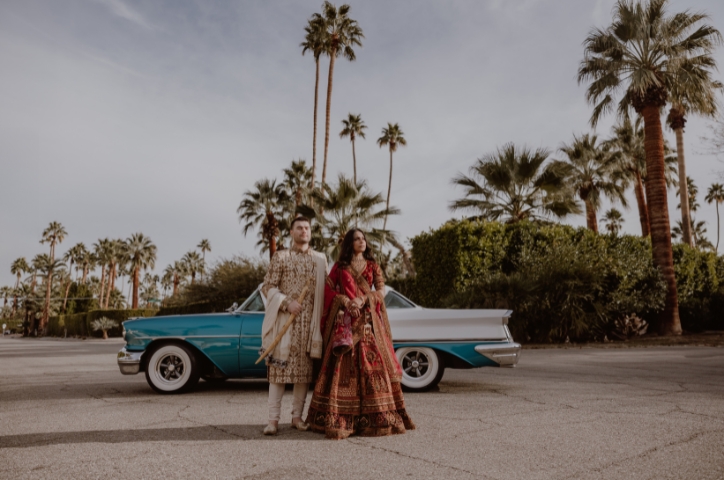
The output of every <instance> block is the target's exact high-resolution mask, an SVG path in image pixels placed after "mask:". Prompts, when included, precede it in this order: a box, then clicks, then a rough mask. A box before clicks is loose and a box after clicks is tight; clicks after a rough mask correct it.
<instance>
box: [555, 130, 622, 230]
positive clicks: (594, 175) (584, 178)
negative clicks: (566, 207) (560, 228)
mask: <svg viewBox="0 0 724 480" xmlns="http://www.w3.org/2000/svg"><path fill="white" fill-rule="evenodd" d="M560 151H561V152H562V153H564V154H565V155H566V157H567V162H568V164H570V166H571V168H570V172H569V174H568V182H569V183H570V186H571V187H572V188H573V189H574V190H575V192H576V193H577V194H578V196H579V197H580V199H581V200H583V204H584V205H585V207H586V225H587V227H588V229H589V230H593V231H594V232H596V233H598V221H597V219H596V212H597V211H598V209H599V208H600V206H601V197H602V196H605V197H608V198H609V199H611V200H617V201H619V202H621V204H622V205H624V206H626V197H624V191H625V188H624V184H623V182H624V177H623V174H622V172H621V169H620V168H619V165H620V162H619V155H617V154H616V152H614V151H612V150H611V149H610V148H609V147H607V146H602V145H601V144H600V143H598V136H596V135H589V134H587V133H586V134H584V135H581V136H575V135H574V136H573V142H572V143H571V144H570V145H565V144H564V145H563V146H562V147H561V148H560Z"/></svg>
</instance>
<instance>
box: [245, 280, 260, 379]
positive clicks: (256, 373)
mask: <svg viewBox="0 0 724 480" xmlns="http://www.w3.org/2000/svg"><path fill="white" fill-rule="evenodd" d="M239 310H240V311H241V334H240V336H239V372H240V376H242V377H266V363H265V362H263V361H262V362H259V363H258V364H255V363H254V362H256V360H257V359H258V358H259V349H260V348H261V324H262V322H263V321H264V297H263V296H262V294H261V292H260V291H259V290H258V289H257V290H256V291H255V292H254V293H253V294H252V295H251V296H250V297H249V298H248V299H247V300H246V301H245V302H244V303H243V304H242V306H241V307H240V308H239Z"/></svg>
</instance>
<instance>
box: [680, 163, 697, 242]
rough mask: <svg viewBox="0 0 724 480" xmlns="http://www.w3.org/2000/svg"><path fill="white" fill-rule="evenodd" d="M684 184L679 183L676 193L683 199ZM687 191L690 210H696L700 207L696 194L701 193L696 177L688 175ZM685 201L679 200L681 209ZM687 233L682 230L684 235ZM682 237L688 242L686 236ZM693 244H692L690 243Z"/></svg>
mask: <svg viewBox="0 0 724 480" xmlns="http://www.w3.org/2000/svg"><path fill="white" fill-rule="evenodd" d="M681 187H682V186H681V185H679V188H677V189H676V195H677V196H678V197H679V199H681V196H682V194H683V190H682V188H681ZM686 191H687V192H688V197H687V200H688V201H687V202H686V203H687V207H688V209H689V212H696V211H697V210H698V209H699V202H697V201H696V196H697V195H698V194H699V187H697V186H696V184H695V183H694V179H693V178H691V177H686ZM682 203H683V202H681V201H679V203H678V204H677V205H676V208H678V209H681V205H682ZM685 234H686V233H685V232H683V231H682V235H685ZM682 239H683V241H684V243H686V238H684V236H682ZM689 246H691V245H689Z"/></svg>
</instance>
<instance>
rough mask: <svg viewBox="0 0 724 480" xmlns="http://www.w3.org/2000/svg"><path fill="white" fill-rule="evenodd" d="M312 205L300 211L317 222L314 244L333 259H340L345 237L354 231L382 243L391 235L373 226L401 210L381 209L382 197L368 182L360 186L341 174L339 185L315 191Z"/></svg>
mask: <svg viewBox="0 0 724 480" xmlns="http://www.w3.org/2000/svg"><path fill="white" fill-rule="evenodd" d="M313 200H314V202H313V203H312V204H311V205H302V206H301V207H300V208H299V212H300V213H302V214H303V215H305V216H307V217H309V218H312V219H315V220H316V221H315V226H318V227H319V228H318V229H315V230H314V232H313V233H314V236H315V237H316V238H313V242H314V243H315V248H316V249H318V250H320V251H324V252H326V253H327V255H328V256H329V258H330V259H334V258H337V254H338V253H339V248H340V246H341V244H342V240H343V239H344V235H345V234H346V233H347V232H348V231H349V230H350V229H351V228H360V229H363V230H365V232H366V234H367V236H368V239H369V240H375V239H376V240H378V241H381V239H382V237H383V236H384V235H385V234H386V235H387V236H391V232H386V231H383V230H377V229H375V228H374V227H375V226H377V225H379V223H380V221H384V218H385V217H386V216H387V215H397V214H399V213H400V211H399V210H398V209H397V208H395V207H392V208H390V209H387V208H384V209H383V208H381V206H382V204H383V203H384V199H383V198H382V195H381V194H379V193H374V192H372V191H371V190H370V189H369V187H368V186H367V183H366V182H365V181H361V182H359V183H357V184H355V183H353V181H352V179H349V178H346V177H345V176H344V175H342V174H340V175H339V177H338V182H337V184H336V185H331V184H326V185H324V187H323V188H322V189H316V190H315V191H314V194H313Z"/></svg>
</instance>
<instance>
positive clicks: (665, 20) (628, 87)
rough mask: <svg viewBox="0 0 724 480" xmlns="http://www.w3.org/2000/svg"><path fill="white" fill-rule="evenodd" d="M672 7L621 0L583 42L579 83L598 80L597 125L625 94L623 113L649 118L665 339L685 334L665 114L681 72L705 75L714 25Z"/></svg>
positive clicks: (651, 201) (592, 98)
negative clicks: (708, 35)
mask: <svg viewBox="0 0 724 480" xmlns="http://www.w3.org/2000/svg"><path fill="white" fill-rule="evenodd" d="M667 4H668V0H648V1H647V2H646V3H639V2H634V1H633V0H618V2H617V3H616V6H615V7H614V14H613V15H614V16H613V22H612V24H611V25H610V26H609V27H607V28H605V29H603V30H602V29H594V30H592V31H591V33H590V34H589V36H588V38H587V39H586V40H585V42H584V58H583V60H582V61H581V64H580V67H579V69H578V81H579V83H582V82H584V81H589V80H590V81H591V83H590V85H589V86H588V89H587V92H586V97H587V99H588V101H589V102H590V103H591V104H594V105H595V107H594V109H593V114H592V115H591V125H592V126H594V127H595V125H596V123H597V122H598V120H599V118H600V117H601V116H602V115H603V114H605V113H609V112H611V111H613V110H614V106H615V100H614V98H617V97H618V96H619V93H621V92H623V94H622V95H620V98H619V101H618V107H617V111H618V115H619V116H620V117H625V116H627V115H628V114H629V111H630V110H631V109H632V108H633V109H634V110H635V111H636V112H637V113H638V114H639V115H642V116H643V119H644V131H645V138H646V142H645V149H646V170H647V181H646V199H647V201H648V206H649V221H650V226H651V244H652V250H653V258H654V264H655V265H656V266H658V267H659V269H660V270H661V272H662V274H663V276H664V279H665V281H666V285H667V292H666V301H665V305H664V309H663V311H662V313H661V315H660V319H659V322H658V330H659V333H660V334H665V335H671V334H673V335H680V334H681V322H680V320H679V300H678V295H677V290H676V278H675V276H674V259H673V251H672V248H671V232H670V224H669V213H668V203H667V202H668V200H667V193H666V181H665V175H664V138H663V131H662V126H661V117H660V112H661V109H662V108H663V107H664V106H665V105H666V101H667V99H668V96H669V92H670V91H671V89H672V87H673V85H674V84H675V83H676V82H677V81H678V78H679V72H681V71H701V67H702V66H701V65H699V66H697V65H698V64H699V62H700V59H699V57H698V54H701V53H708V52H706V51H705V50H706V45H704V44H702V42H700V41H699V38H700V37H701V35H702V33H703V32H705V31H706V29H707V28H709V27H699V29H697V30H696V31H694V32H693V33H690V32H691V28H692V26H693V25H694V24H695V23H697V22H698V21H699V20H701V17H699V16H698V15H692V14H690V13H688V12H684V13H679V14H676V15H673V16H667V14H666V11H665V7H666V5H667ZM702 47H704V48H703V50H702Z"/></svg>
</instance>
